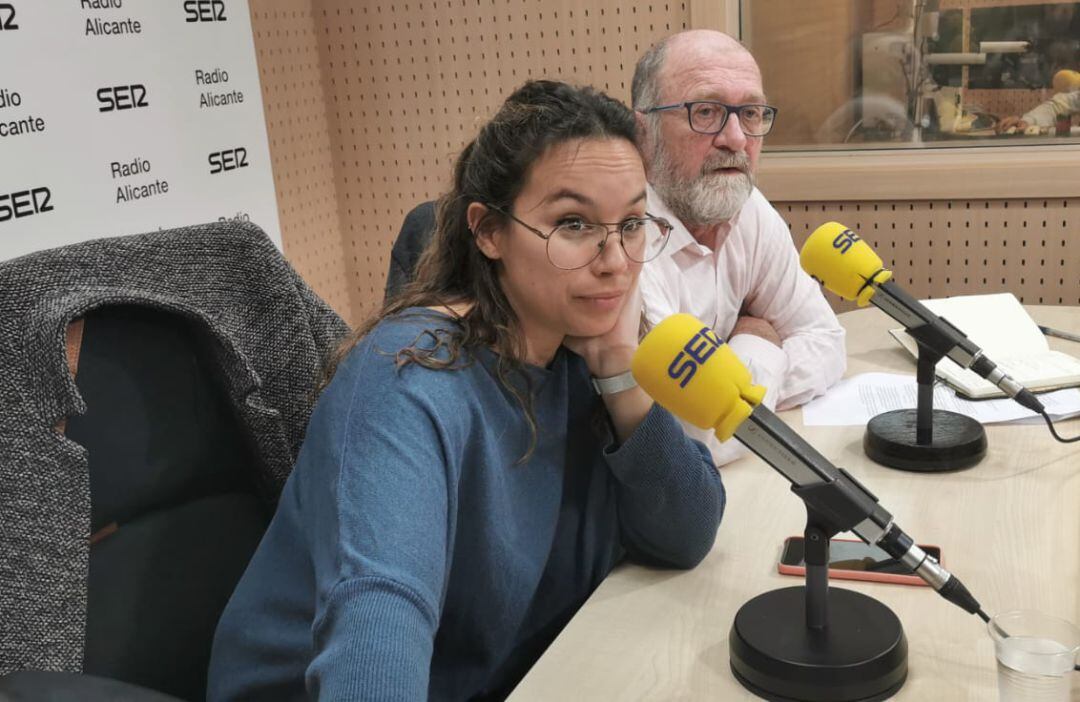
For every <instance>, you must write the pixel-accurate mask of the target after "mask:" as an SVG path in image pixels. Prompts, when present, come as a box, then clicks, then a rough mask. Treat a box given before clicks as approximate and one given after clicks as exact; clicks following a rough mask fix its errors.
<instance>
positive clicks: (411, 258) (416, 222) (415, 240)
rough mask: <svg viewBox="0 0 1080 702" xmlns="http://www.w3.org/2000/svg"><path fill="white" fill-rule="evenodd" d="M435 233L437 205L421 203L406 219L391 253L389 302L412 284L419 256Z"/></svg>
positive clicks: (387, 279)
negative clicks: (406, 286)
mask: <svg viewBox="0 0 1080 702" xmlns="http://www.w3.org/2000/svg"><path fill="white" fill-rule="evenodd" d="M434 232H435V203H434V202H422V203H420V204H419V205H417V206H416V207H414V208H413V209H412V211H410V212H409V214H407V215H405V221H404V222H403V223H402V225H401V231H400V232H398V235H397V238H396V239H394V247H393V249H391V251H390V270H389V271H388V272H387V275H386V299H389V298H391V297H393V296H394V295H396V294H397V293H399V292H401V289H402V288H403V287H405V285H406V284H408V283H409V282H411V281H412V279H413V275H414V274H415V273H416V263H417V261H419V260H420V254H421V253H423V252H424V248H425V247H426V246H427V245H428V242H429V241H431V235H432V234H433V233H434Z"/></svg>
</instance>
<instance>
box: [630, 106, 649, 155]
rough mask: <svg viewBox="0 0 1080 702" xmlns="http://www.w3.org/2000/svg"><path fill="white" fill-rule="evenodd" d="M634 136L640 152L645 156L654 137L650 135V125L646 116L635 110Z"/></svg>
mask: <svg viewBox="0 0 1080 702" xmlns="http://www.w3.org/2000/svg"><path fill="white" fill-rule="evenodd" d="M634 136H635V140H636V142H637V147H638V151H640V152H641V153H642V155H644V154H645V153H646V151H647V148H646V147H647V145H648V143H649V139H651V138H652V135H651V134H650V133H649V124H648V119H647V117H646V115H644V114H642V113H641V112H638V111H637V110H634Z"/></svg>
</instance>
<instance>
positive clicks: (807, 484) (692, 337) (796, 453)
mask: <svg viewBox="0 0 1080 702" xmlns="http://www.w3.org/2000/svg"><path fill="white" fill-rule="evenodd" d="M630 369H631V372H632V373H633V374H634V378H635V379H636V380H637V382H638V384H639V385H640V386H641V387H642V389H644V390H645V392H646V393H648V394H649V396H650V397H652V398H653V399H654V400H655V401H656V402H658V403H660V405H661V406H663V407H664V408H665V409H667V410H668V411H670V412H671V413H672V414H674V415H676V416H677V417H680V418H682V419H684V420H686V421H687V422H689V423H691V424H693V425H695V426H697V427H700V428H702V429H713V430H715V432H716V437H717V438H718V439H719V440H720V441H727V440H728V439H730V438H731V437H732V436H734V437H735V438H736V439H738V440H739V441H740V442H742V443H743V444H745V445H746V447H747V448H749V449H750V450H751V451H752V452H754V453H755V454H756V455H757V456H759V457H760V458H761V459H762V460H764V461H765V462H766V463H768V464H769V465H770V466H772V467H773V468H774V469H775V470H776V471H777V472H778V473H780V474H781V475H783V476H784V477H785V478H787V479H788V481H789V482H790V483H791V485H792V487H791V490H792V492H794V493H795V494H796V495H798V496H799V497H800V498H802V500H803V501H804V502H805V503H806V504H807V507H808V508H810V509H812V510H814V511H815V512H816V513H817V514H820V515H823V516H824V517H825V518H826V519H827V520H828V521H829V522H830V523H831V524H832V525H833V526H835V527H837V531H846V530H850V531H852V532H854V533H855V534H856V535H857V536H858V537H859V538H860V539H862V540H863V541H865V542H866V543H868V544H876V545H877V546H879V547H881V548H882V549H883V550H884V551H885V552H886V553H888V554H889V555H890V556H892V557H893V558H896V559H897V560H898V561H900V562H901V563H903V564H904V565H906V566H907V567H908V568H910V569H911V570H912V571H913V572H915V574H917V575H918V576H919V577H920V578H922V579H923V580H924V581H926V583H927V584H928V585H930V586H931V587H933V588H934V590H936V591H937V592H938V593H939V594H940V595H941V596H942V597H944V598H945V599H947V600H948V601H950V602H952V603H953V604H955V605H957V606H959V607H961V608H962V609H964V610H966V611H968V612H970V613H972V614H979V615H980V616H984V615H983V614H982V607H981V606H980V605H979V603H978V601H977V600H976V599H975V598H974V597H973V596H972V595H971V593H970V592H968V590H967V588H966V587H964V585H963V584H962V583H961V582H960V580H959V579H957V578H956V576H954V575H952V574H951V573H949V571H947V570H945V568H943V567H942V566H941V564H940V563H938V562H937V560H936V559H935V558H934V557H933V556H931V555H929V554H927V553H926V552H925V551H923V550H922V549H921V548H919V547H918V546H917V545H916V544H915V541H914V540H913V539H912V538H911V537H909V536H908V535H907V534H905V533H904V532H903V530H902V529H900V527H899V526H897V525H896V523H895V522H894V521H893V518H892V515H891V514H890V513H889V512H888V511H887V510H885V509H884V508H883V507H882V506H881V505H880V504H878V499H877V497H875V496H874V495H873V493H871V492H870V491H869V490H867V489H866V488H865V487H864V486H863V485H862V484H861V483H860V482H859V481H858V480H856V479H855V478H854V477H853V476H852V475H851V474H849V473H848V472H847V471H845V470H844V469H843V468H837V467H836V466H834V465H833V464H832V463H831V462H830V461H829V460H828V459H826V458H825V457H824V456H822V455H821V454H820V453H818V452H817V451H816V450H815V449H814V447H812V446H811V445H810V444H809V443H807V442H806V441H805V440H804V439H803V438H802V437H801V436H799V435H798V434H797V433H796V432H795V431H793V430H792V429H791V427H789V426H788V425H787V424H785V423H784V422H782V421H780V419H779V417H777V416H776V415H775V414H773V413H772V412H771V411H770V410H769V409H768V408H767V407H764V406H762V405H761V401H762V399H763V398H764V397H765V388H763V387H761V386H759V385H754V384H753V381H752V379H751V377H750V371H749V370H747V368H746V366H744V365H743V364H742V361H740V360H739V358H738V356H736V355H735V352H734V351H732V350H731V347H730V346H728V345H727V344H725V343H724V342H723V341H722V340H721V339H720V338H719V336H717V334H716V332H715V331H713V330H712V329H710V328H709V327H708V326H706V325H705V324H703V323H702V322H701V321H699V320H697V319H695V318H694V317H693V316H692V315H689V314H676V315H672V316H671V317H668V318H666V319H665V320H663V321H662V322H660V324H658V325H657V326H656V327H654V328H653V329H652V330H651V331H650V332H649V333H648V334H647V335H646V336H645V338H644V339H642V341H641V344H640V345H639V347H638V350H637V352H635V354H634V358H633V361H632V362H631V366H630Z"/></svg>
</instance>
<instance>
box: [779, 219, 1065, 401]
mask: <svg viewBox="0 0 1080 702" xmlns="http://www.w3.org/2000/svg"><path fill="white" fill-rule="evenodd" d="M799 263H800V264H801V265H802V268H803V270H804V271H806V272H807V273H808V274H810V277H812V278H813V279H814V280H816V281H818V282H819V283H820V284H822V285H823V286H825V288H826V289H828V290H831V291H832V292H834V293H836V294H837V295H839V296H840V297H842V298H844V299H845V300H852V301H854V302H855V303H856V304H858V305H859V307H865V306H866V305H867V304H869V303H871V302H872V303H873V304H874V306H876V307H878V308H879V309H881V310H882V311H883V312H885V314H887V315H889V316H890V317H892V318H893V319H895V320H896V321H897V322H900V323H901V324H903V325H904V327H905V328H906V329H907V330H908V332H909V333H911V335H912V336H914V337H915V339H916V340H917V341H918V342H919V343H920V344H922V345H925V346H927V347H929V348H930V349H931V350H932V351H934V352H936V353H937V354H939V355H940V356H946V357H948V358H949V359H950V360H952V361H953V362H954V363H956V365H958V366H960V367H961V368H968V369H970V370H972V371H973V372H974V373H975V374H976V375H978V376H979V377H981V378H985V379H987V380H989V381H990V382H991V383H993V384H994V385H996V386H997V387H998V388H999V389H1001V390H1002V391H1003V392H1004V393H1005V394H1006V395H1008V396H1009V397H1011V398H1013V399H1014V400H1016V401H1017V402H1019V403H1020V404H1021V405H1023V406H1024V407H1026V408H1028V409H1029V410H1031V411H1032V412H1036V413H1039V414H1042V413H1044V412H1045V411H1046V408H1045V407H1044V406H1043V404H1042V402H1040V401H1039V400H1038V398H1036V397H1035V395H1034V394H1032V392H1031V391H1030V390H1028V389H1027V388H1025V387H1024V386H1023V385H1021V384H1020V383H1018V382H1016V381H1015V380H1013V378H1012V377H1010V376H1009V375H1007V374H1006V373H1005V372H1004V371H1002V370H1001V369H1000V368H998V366H997V364H996V363H994V362H993V361H991V360H990V359H989V358H987V357H986V356H985V354H983V351H982V349H980V348H979V347H978V346H977V345H976V344H975V343H973V342H972V341H971V340H970V339H968V338H967V336H966V335H965V334H964V333H963V332H962V331H960V330H959V329H957V328H956V327H954V326H953V325H952V324H951V323H949V321H948V320H947V319H945V318H944V317H939V316H938V315H936V314H934V313H933V312H931V311H930V310H929V309H928V308H927V307H926V305H924V304H922V303H921V302H919V301H918V300H916V299H915V298H914V297H912V296H911V295H910V294H908V292H907V291H906V290H904V289H903V288H902V287H900V285H899V284H897V283H896V281H894V280H893V279H892V275H893V274H892V271H890V270H886V269H885V266H884V264H883V263H882V262H881V258H879V257H878V255H877V254H876V253H874V250H873V249H872V248H870V245H869V244H867V243H866V242H865V241H863V240H862V239H861V238H860V237H859V235H858V234H856V233H855V232H854V231H852V230H851V229H848V228H847V227H845V226H844V225H843V224H840V223H839V222H828V223H826V224H823V225H821V226H820V227H818V228H817V229H815V230H814V233H813V234H811V235H810V238H808V239H807V240H806V243H805V244H803V248H802V252H801V253H800V254H799Z"/></svg>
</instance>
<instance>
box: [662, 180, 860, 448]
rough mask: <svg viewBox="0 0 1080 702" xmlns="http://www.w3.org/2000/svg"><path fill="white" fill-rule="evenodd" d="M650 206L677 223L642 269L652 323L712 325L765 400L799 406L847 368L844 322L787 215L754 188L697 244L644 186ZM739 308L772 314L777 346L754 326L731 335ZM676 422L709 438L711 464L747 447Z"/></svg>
mask: <svg viewBox="0 0 1080 702" xmlns="http://www.w3.org/2000/svg"><path fill="white" fill-rule="evenodd" d="M648 208H649V209H648V211H649V213H650V214H653V215H657V216H659V217H664V218H665V219H667V220H668V221H669V222H671V224H672V225H674V227H675V228H674V229H673V230H672V231H671V234H670V235H669V237H670V240H669V241H668V243H667V246H666V247H665V249H664V251H663V252H662V253H661V254H660V256H659V257H657V258H656V259H655V260H653V261H650V262H649V263H646V264H645V266H644V268H643V269H642V272H641V282H640V286H641V293H642V299H643V302H644V305H645V316H646V318H647V319H648V320H649V322H650V323H652V324H656V323H658V322H660V320H662V319H664V318H665V317H667V316H669V315H672V314H675V313H678V312H686V313H689V314H692V315H694V316H695V317H697V318H698V319H700V320H701V321H702V322H704V323H705V324H708V325H710V326H712V327H713V328H714V329H715V330H716V331H717V333H719V335H720V337H721V338H723V339H726V340H727V342H728V344H729V345H730V346H731V349H732V350H733V351H734V352H735V353H736V354H737V355H738V356H739V358H740V360H742V362H743V363H745V364H746V365H747V366H748V367H749V369H750V373H751V375H752V376H753V378H754V383H755V384H758V385H763V386H765V387H766V388H767V389H768V392H767V393H766V395H765V404H766V406H768V407H769V408H772V409H775V408H776V407H780V408H781V409H785V408H788V407H795V406H797V405H800V404H802V403H804V402H806V401H808V400H810V399H812V398H814V397H816V396H818V395H821V394H822V393H824V392H825V390H826V388H828V387H829V386H830V385H832V384H833V383H835V382H836V381H837V380H839V379H840V376H842V375H843V374H844V369H845V368H846V367H847V355H846V351H845V348H844V329H843V327H841V326H840V323H839V322H838V321H837V319H836V315H835V314H834V313H833V311H832V308H830V307H829V304H828V303H827V302H826V301H825V298H824V297H823V296H822V294H821V290H820V288H819V287H818V284H817V283H815V282H814V281H813V280H812V279H811V278H810V276H808V275H807V274H806V273H805V272H803V270H802V268H801V267H800V266H799V256H798V254H797V253H796V251H795V246H794V244H793V243H792V240H791V233H790V232H789V231H788V227H787V224H785V222H784V220H783V218H782V217H781V216H780V213H779V212H777V211H776V209H775V208H773V206H772V205H770V204H769V202H768V200H766V199H765V196H764V195H762V194H761V192H760V191H758V190H757V188H755V189H754V190H753V192H752V193H751V195H750V198H749V199H748V200H747V201H746V204H745V205H743V207H742V209H741V210H740V211H739V212H738V214H737V215H736V216H735V217H734V218H732V219H731V221H730V222H728V223H727V224H726V225H724V228H723V229H722V230H721V232H720V234H719V235H718V237H717V241H716V248H715V250H714V249H710V248H709V247H707V246H703V245H702V244H699V243H698V242H697V241H696V240H695V239H694V237H693V236H692V235H691V234H690V232H689V231H688V230H687V229H686V227H685V226H684V225H683V224H682V222H680V221H679V220H678V219H676V218H675V216H674V215H672V214H671V212H670V211H669V210H668V209H667V206H666V205H664V203H663V202H662V201H661V200H660V198H659V196H657V194H656V193H655V192H654V191H653V190H652V188H651V187H650V188H649V193H648ZM740 315H750V316H752V317H758V318H760V319H764V320H766V321H767V322H769V323H770V324H771V325H772V326H773V328H775V329H776V332H777V334H779V336H780V339H781V342H782V344H783V345H782V347H780V348H778V347H777V346H775V345H773V344H772V343H770V342H768V341H766V340H765V339H762V338H761V337H758V336H754V335H751V334H739V335H738V336H736V337H733V338H729V336H730V334H731V331H732V329H734V327H735V322H736V321H737V320H738V318H739V316H740ZM683 426H684V428H685V429H686V431H687V434H688V435H689V436H692V437H693V438H695V439H698V440H700V441H702V442H703V443H704V444H705V445H706V446H708V447H709V449H710V450H711V451H712V454H713V458H714V459H715V461H716V465H721V464H723V463H728V462H730V461H732V460H734V459H735V458H738V457H739V456H741V455H743V453H745V450H744V449H743V448H742V445H741V444H739V443H738V442H737V441H735V440H731V441H727V442H725V443H724V444H721V443H720V442H719V441H718V440H717V439H716V435H715V434H714V433H713V432H712V431H708V430H702V429H698V428H697V427H694V426H692V425H690V424H686V423H683Z"/></svg>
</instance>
